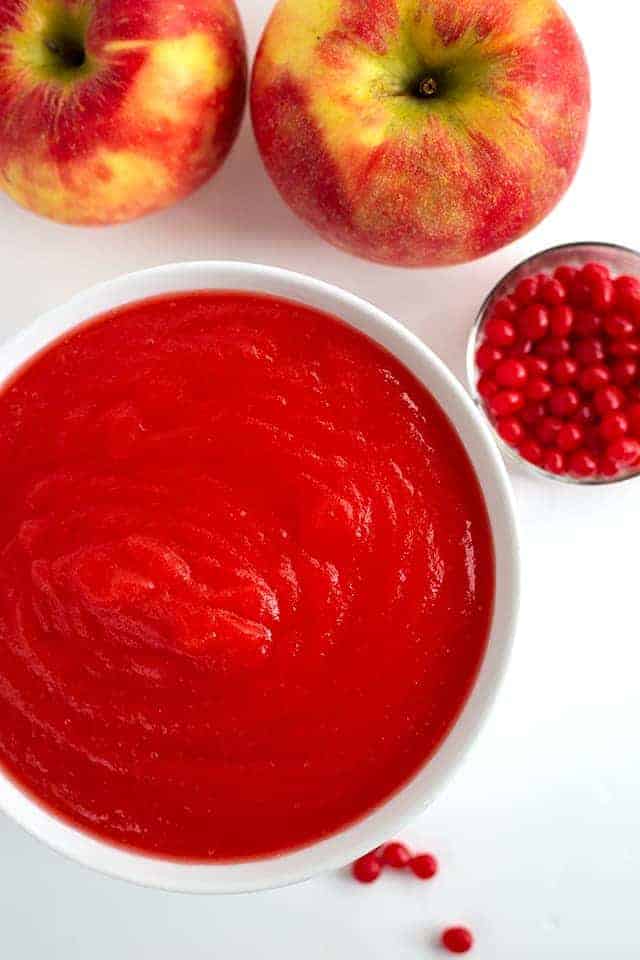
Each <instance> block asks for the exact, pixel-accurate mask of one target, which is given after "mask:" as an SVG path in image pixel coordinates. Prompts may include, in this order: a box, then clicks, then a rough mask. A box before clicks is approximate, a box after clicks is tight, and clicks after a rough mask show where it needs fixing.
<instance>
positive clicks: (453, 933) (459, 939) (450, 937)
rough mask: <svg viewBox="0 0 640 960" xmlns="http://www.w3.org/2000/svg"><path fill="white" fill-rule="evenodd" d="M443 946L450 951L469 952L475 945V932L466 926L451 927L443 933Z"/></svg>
mask: <svg viewBox="0 0 640 960" xmlns="http://www.w3.org/2000/svg"><path fill="white" fill-rule="evenodd" d="M442 946H443V947H444V948H445V950H448V951H449V953H468V952H469V950H471V948H472V946H473V934H472V933H471V931H470V930H467V928H466V927H449V928H448V929H447V930H445V931H444V933H443V934H442Z"/></svg>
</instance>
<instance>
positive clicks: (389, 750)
mask: <svg viewBox="0 0 640 960" xmlns="http://www.w3.org/2000/svg"><path fill="white" fill-rule="evenodd" d="M0 503H1V504H2V507H1V510H0V762H1V763H2V765H3V766H4V768H5V769H6V770H7V771H8V772H9V773H10V774H11V775H12V776H13V778H14V779H15V780H16V781H17V782H18V783H19V784H20V785H21V786H22V787H23V788H25V789H27V790H28V791H29V792H30V793H31V794H32V795H33V796H35V797H36V798H37V799H38V800H39V801H40V802H42V803H43V804H45V805H46V806H47V807H48V808H49V809H52V810H53V811H55V812H56V813H57V814H59V815H61V816H63V817H64V818H66V819H67V820H68V821H70V822H71V823H73V824H75V825H76V826H79V827H81V828H83V829H86V830H88V831H90V832H91V833H93V834H96V835H99V836H100V837H102V838H105V839H107V840H109V841H111V842H115V843H118V844H123V845H127V846H130V847H133V848H136V849H139V850H142V851H146V852H148V853H154V854H158V855H163V856H170V857H176V858H186V859H191V860H228V859H234V858H236V859H237V858H250V857H257V856H261V855H267V854H269V853H273V852H276V851H284V850H289V849H293V848H295V847H298V846H301V845H304V844H308V843H310V842H313V841H315V840H318V839H319V838H320V837H323V836H326V835H328V834H330V833H332V832H334V831H336V830H338V829H340V828H342V827H344V826H345V825H347V824H348V823H350V822H352V821H354V820H356V819H357V818H359V817H361V816H362V815H364V814H365V813H366V812H368V811H370V810H371V809H372V808H374V807H375V806H376V805H377V804H379V803H381V802H382V801H383V800H385V799H386V798H387V797H389V796H390V795H391V794H392V793H393V792H394V791H396V790H397V789H399V788H400V787H401V786H402V785H403V784H404V783H405V782H406V781H407V779H408V778H410V777H411V776H412V775H413V774H414V773H415V772H416V771H417V770H418V768H419V767H420V766H421V765H422V764H424V762H425V760H427V759H428V758H429V757H430V756H431V755H432V754H433V752H434V751H435V750H436V748H437V747H438V746H439V744H440V743H441V742H442V740H443V738H444V737H445V735H446V734H447V732H448V730H449V729H450V728H451V726H452V724H453V723H454V722H455V720H456V718H457V716H458V714H459V712H460V710H461V708H462V706H463V705H464V702H465V700H466V698H467V696H468V694H469V692H470V689H471V687H472V685H473V682H474V680H475V678H476V676H477V672H478V669H479V666H480V664H481V661H482V658H483V654H484V651H485V648H486V644H487V638H488V631H489V626H490V621H491V616H492V606H493V592H494V562H493V549H492V540H491V533H490V527H489V521H488V518H487V512H486V508H485V504H484V501H483V497H482V494H481V491H480V487H479V484H478V482H477V480H476V477H475V474H474V472H473V469H472V467H471V464H470V462H469V459H468V457H467V455H466V453H465V451H464V448H463V446H462V444H461V442H460V440H459V439H458V437H457V435H456V433H455V431H454V429H453V427H452V426H451V424H450V423H449V421H448V420H447V418H446V417H445V415H444V414H443V412H442V411H441V409H440V408H439V406H438V405H437V403H436V402H435V400H434V399H433V398H432V396H431V395H430V394H429V393H428V392H427V390H426V389H425V388H424V387H423V386H422V385H421V384H419V383H418V382H417V381H416V380H415V379H414V377H413V376H412V375H411V374H410V373H409V372H408V371H407V370H406V369H405V368H404V367H403V366H402V365H401V364H400V363H399V362H397V361H396V360H395V359H394V358H393V357H392V356H391V355H390V354H388V353H387V352H386V351H385V350H383V349H382V348H381V347H379V346H378V345H376V344H375V343H374V342H372V341H371V340H369V339H368V338H366V337H365V336H363V335H362V334H360V333H358V332H356V331H354V330H353V329H351V328H350V327H348V326H347V325H345V324H344V323H342V322H341V321H340V320H337V319H335V318H333V317H331V316H328V315H326V314H323V313H320V312H317V311H315V310H312V309H310V308H307V307H304V306H302V305H299V304H294V303H291V302H288V301H284V300H279V299H275V298H271V297H266V296H262V295H254V294H246V293H234V292H204V293H193V294H181V295H176V296H165V297H162V298H158V299H154V300H147V301H143V302H140V303H136V304H133V305H129V306H126V307H123V308H121V309H118V310H116V311H115V312H113V313H111V314H108V315H106V316H104V317H101V318H99V319H98V320H96V321H93V322H91V323H90V324H88V325H85V326H84V327H81V328H78V329H77V330H75V331H74V332H72V333H71V334H69V335H68V336H66V337H65V338H64V339H62V340H61V341H59V342H57V343H55V344H54V345H53V346H51V347H49V348H48V349H47V350H46V351H44V352H43V353H42V354H41V355H39V356H38V357H37V358H36V359H35V360H33V361H32V362H31V363H30V364H29V365H28V366H27V367H26V368H24V369H23V370H22V371H21V372H20V373H19V375H18V376H17V377H16V378H14V380H13V381H12V382H11V383H10V384H9V385H7V386H6V387H5V388H4V391H3V392H2V393H1V394H0Z"/></svg>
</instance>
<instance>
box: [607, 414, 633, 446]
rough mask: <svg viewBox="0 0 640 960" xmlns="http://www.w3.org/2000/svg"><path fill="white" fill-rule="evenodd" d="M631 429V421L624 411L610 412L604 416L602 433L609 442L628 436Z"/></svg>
mask: <svg viewBox="0 0 640 960" xmlns="http://www.w3.org/2000/svg"><path fill="white" fill-rule="evenodd" d="M628 431H629V421H628V420H627V418H626V417H625V415H624V413H608V414H607V415H606V416H605V417H603V418H602V422H601V424H600V435H601V436H602V438H603V439H604V440H606V441H607V442H608V443H613V441H614V440H619V439H620V437H624V436H626V434H627V433H628Z"/></svg>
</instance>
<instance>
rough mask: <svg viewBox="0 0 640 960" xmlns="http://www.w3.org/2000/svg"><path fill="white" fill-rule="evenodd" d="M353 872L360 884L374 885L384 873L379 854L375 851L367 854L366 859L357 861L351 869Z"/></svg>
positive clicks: (362, 858)
mask: <svg viewBox="0 0 640 960" xmlns="http://www.w3.org/2000/svg"><path fill="white" fill-rule="evenodd" d="M351 872H352V873H353V876H354V877H355V879H356V880H357V881H358V883H373V882H374V881H375V880H377V879H378V877H379V876H380V873H381V872H382V864H381V863H380V860H379V858H378V855H377V852H376V851H375V850H373V851H372V852H371V853H366V854H365V855H364V857H360V859H359V860H356V862H355V863H354V864H353V866H352V867H351Z"/></svg>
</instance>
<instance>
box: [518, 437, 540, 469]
mask: <svg viewBox="0 0 640 960" xmlns="http://www.w3.org/2000/svg"><path fill="white" fill-rule="evenodd" d="M543 455H544V451H543V449H542V447H541V445H540V444H539V443H537V442H536V441H535V440H530V439H527V440H523V442H522V443H521V444H520V456H521V457H523V458H524V459H525V460H528V461H529V463H533V464H534V465H535V466H536V467H539V466H540V465H541V464H542V458H543Z"/></svg>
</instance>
